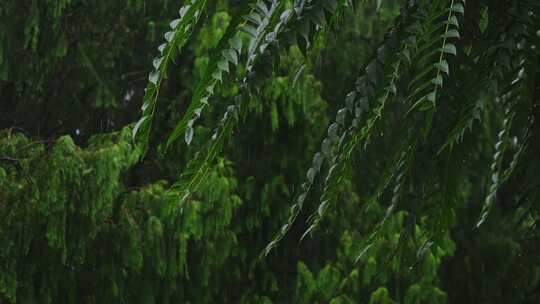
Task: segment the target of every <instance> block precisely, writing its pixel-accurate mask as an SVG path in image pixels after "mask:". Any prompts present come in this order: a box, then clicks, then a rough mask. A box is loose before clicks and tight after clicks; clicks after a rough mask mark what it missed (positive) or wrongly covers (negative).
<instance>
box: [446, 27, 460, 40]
mask: <svg viewBox="0 0 540 304" xmlns="http://www.w3.org/2000/svg"><path fill="white" fill-rule="evenodd" d="M445 37H446V38H458V39H459V38H460V35H459V32H458V31H457V30H454V29H451V30H448V32H447V33H446V35H445Z"/></svg>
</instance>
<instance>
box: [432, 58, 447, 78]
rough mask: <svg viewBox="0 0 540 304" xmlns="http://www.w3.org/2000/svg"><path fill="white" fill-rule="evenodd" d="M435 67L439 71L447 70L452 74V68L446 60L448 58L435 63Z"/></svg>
mask: <svg viewBox="0 0 540 304" xmlns="http://www.w3.org/2000/svg"><path fill="white" fill-rule="evenodd" d="M434 67H435V68H436V69H438V70H439V71H443V72H445V73H446V74H447V75H449V74H450V68H449V67H448V62H446V60H443V61H441V62H437V63H435V64H434Z"/></svg>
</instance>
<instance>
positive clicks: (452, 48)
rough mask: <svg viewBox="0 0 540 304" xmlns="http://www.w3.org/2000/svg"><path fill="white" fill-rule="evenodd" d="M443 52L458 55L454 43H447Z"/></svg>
mask: <svg viewBox="0 0 540 304" xmlns="http://www.w3.org/2000/svg"><path fill="white" fill-rule="evenodd" d="M443 52H445V53H448V54H451V55H454V56H455V55H457V49H456V46H455V45H453V44H452V43H447V44H445V45H444V48H443Z"/></svg>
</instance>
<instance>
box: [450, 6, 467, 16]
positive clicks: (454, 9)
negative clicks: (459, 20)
mask: <svg viewBox="0 0 540 304" xmlns="http://www.w3.org/2000/svg"><path fill="white" fill-rule="evenodd" d="M450 10H451V11H452V12H455V13H459V14H462V15H463V14H465V8H464V7H463V4H461V3H454V5H452V8H450Z"/></svg>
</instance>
